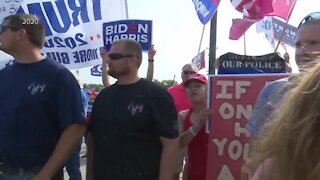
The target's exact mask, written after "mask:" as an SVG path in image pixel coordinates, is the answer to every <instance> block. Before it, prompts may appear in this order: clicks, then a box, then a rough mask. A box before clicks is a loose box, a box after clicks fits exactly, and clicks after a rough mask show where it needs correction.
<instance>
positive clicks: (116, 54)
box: [108, 53, 135, 61]
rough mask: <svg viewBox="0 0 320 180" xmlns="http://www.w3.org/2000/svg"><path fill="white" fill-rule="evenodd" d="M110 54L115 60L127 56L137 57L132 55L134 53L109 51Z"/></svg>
mask: <svg viewBox="0 0 320 180" xmlns="http://www.w3.org/2000/svg"><path fill="white" fill-rule="evenodd" d="M108 56H109V58H110V59H111V60H115V61H116V60H120V59H123V58H127V57H135V55H132V54H121V53H109V54H108Z"/></svg>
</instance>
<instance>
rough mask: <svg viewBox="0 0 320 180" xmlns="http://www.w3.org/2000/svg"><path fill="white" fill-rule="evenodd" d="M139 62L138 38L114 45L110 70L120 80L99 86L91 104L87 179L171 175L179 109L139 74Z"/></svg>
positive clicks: (166, 178)
mask: <svg viewBox="0 0 320 180" xmlns="http://www.w3.org/2000/svg"><path fill="white" fill-rule="evenodd" d="M141 61H142V51H141V47H140V45H139V44H138V43H137V42H136V41H133V40H119V41H116V42H114V43H113V45H112V48H111V50H110V52H109V54H108V59H107V63H108V65H109V69H108V73H109V75H111V76H113V77H114V78H117V79H118V81H117V82H116V83H115V84H114V85H112V86H110V87H108V88H106V89H104V90H102V91H101V92H100V93H99V95H98V97H97V98H96V100H95V102H94V105H93V109H92V122H91V124H90V126H89V142H88V160H87V179H95V180H109V179H110V180H115V179H116V180H158V179H161V180H170V179H173V176H174V173H175V167H176V163H177V158H178V152H179V144H178V138H177V137H178V129H177V112H176V109H175V106H174V102H173V99H172V97H171V96H170V94H168V92H167V91H166V90H165V89H163V88H161V87H160V86H158V85H156V84H154V83H152V82H150V81H148V80H145V79H141V78H140V77H139V76H138V69H139V67H140V65H141ZM93 177H94V178H93Z"/></svg>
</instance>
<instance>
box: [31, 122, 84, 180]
mask: <svg viewBox="0 0 320 180" xmlns="http://www.w3.org/2000/svg"><path fill="white" fill-rule="evenodd" d="M85 132H86V127H85V125H82V124H72V125H69V126H67V127H66V128H65V129H64V130H63V132H62V134H61V136H60V139H59V141H58V143H57V145H56V147H55V150H54V151H53V153H52V155H51V156H50V158H49V160H48V161H47V162H46V164H45V165H44V166H43V168H42V169H41V171H40V172H39V174H38V175H37V176H36V177H35V178H34V180H47V179H48V180H49V179H51V178H52V177H53V176H55V174H56V173H57V172H58V170H59V169H60V168H62V167H63V165H64V164H65V162H66V161H67V160H68V159H69V157H70V155H71V154H72V153H73V152H74V151H75V149H76V148H77V147H78V146H79V143H80V140H81V138H82V137H83V135H84V133H85Z"/></svg>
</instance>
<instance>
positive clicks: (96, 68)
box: [91, 65, 102, 76]
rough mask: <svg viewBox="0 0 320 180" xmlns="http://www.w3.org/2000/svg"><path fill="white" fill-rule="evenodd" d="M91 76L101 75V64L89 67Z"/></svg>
mask: <svg viewBox="0 0 320 180" xmlns="http://www.w3.org/2000/svg"><path fill="white" fill-rule="evenodd" d="M91 75H92V76H102V65H96V66H93V67H92V68H91Z"/></svg>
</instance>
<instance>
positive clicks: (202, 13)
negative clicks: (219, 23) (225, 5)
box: [192, 0, 221, 25]
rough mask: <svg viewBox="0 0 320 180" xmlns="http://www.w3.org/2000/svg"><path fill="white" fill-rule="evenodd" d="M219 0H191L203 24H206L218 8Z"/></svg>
mask: <svg viewBox="0 0 320 180" xmlns="http://www.w3.org/2000/svg"><path fill="white" fill-rule="evenodd" d="M220 1H221V0H192V2H193V4H194V7H195V9H196V12H197V14H198V17H199V19H200V21H201V23H202V24H203V25H205V24H207V22H209V21H210V20H211V18H212V17H213V15H214V14H215V12H216V11H217V9H218V6H219V4H220Z"/></svg>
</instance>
